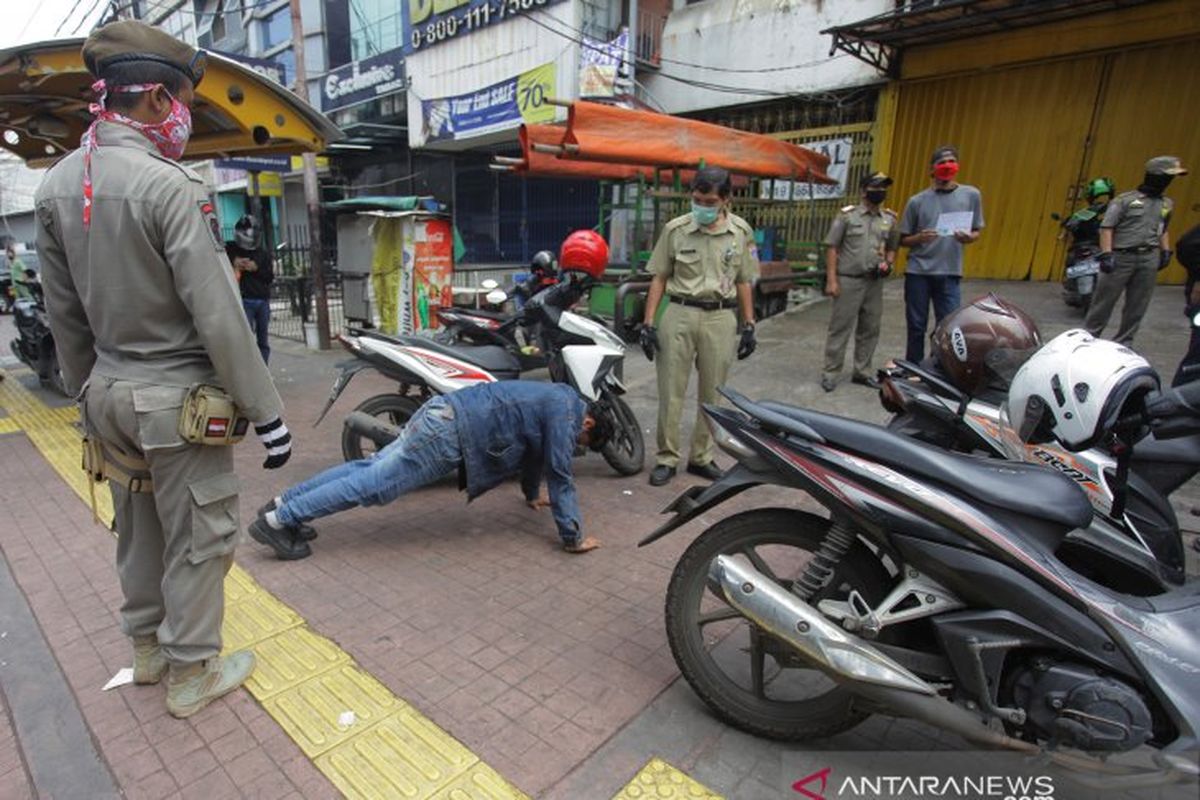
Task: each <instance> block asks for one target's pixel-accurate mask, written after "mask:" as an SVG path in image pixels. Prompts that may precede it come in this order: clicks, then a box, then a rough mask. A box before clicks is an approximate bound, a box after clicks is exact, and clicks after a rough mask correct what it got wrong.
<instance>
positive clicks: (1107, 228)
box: [1084, 156, 1187, 345]
mask: <svg viewBox="0 0 1200 800" xmlns="http://www.w3.org/2000/svg"><path fill="white" fill-rule="evenodd" d="M1186 174H1187V170H1186V169H1184V168H1183V166H1182V165H1181V164H1180V163H1179V159H1178V158H1176V157H1175V156H1156V157H1155V158H1152V159H1150V160H1149V161H1147V162H1146V169H1145V176H1144V177H1143V179H1142V184H1141V185H1140V186H1138V188H1137V189H1135V190H1133V191H1132V192H1125V193H1123V194H1119V195H1117V196H1116V197H1115V198H1113V200H1112V202H1111V203H1109V204H1108V209H1107V210H1106V211H1105V212H1104V220H1103V221H1102V222H1101V223H1100V257H1099V261H1100V275H1099V279H1098V280H1097V281H1096V291H1095V293H1094V294H1093V295H1092V305H1091V307H1090V308H1089V309H1088V313H1087V320H1086V321H1085V323H1084V326H1085V327H1086V328H1087V329H1088V332H1089V333H1090V334H1092V335H1093V336H1096V337H1099V336H1100V334H1101V332H1102V331H1103V330H1104V326H1105V325H1107V324H1108V318H1109V317H1110V316H1112V312H1113V307H1114V306H1116V304H1117V300H1118V299H1119V298H1120V297H1121V293H1122V292H1124V293H1125V307H1124V309H1122V311H1121V326H1120V328H1118V329H1117V335H1116V336H1114V337H1113V340H1114V341H1116V342H1119V343H1121V344H1123V345H1132V344H1133V337H1134V334H1136V333H1137V330H1138V327H1139V326H1140V325H1141V324H1142V317H1143V316H1144V315H1145V313H1146V309H1147V308H1149V307H1150V298H1151V297H1153V295H1154V285H1155V283H1156V282H1157V278H1156V276H1157V274H1158V271H1159V270H1160V269H1162V268H1163V267H1165V266H1167V264H1169V263H1171V241H1170V238H1169V237H1168V236H1167V225H1168V224H1169V223H1170V221H1171V211H1172V210H1173V209H1174V206H1175V204H1174V203H1173V202H1172V201H1171V198H1169V197H1166V196H1165V195H1164V194H1163V192H1164V191H1165V190H1166V188H1167V186H1168V185H1170V183H1171V181H1172V179H1174V177H1175V176H1176V175H1186Z"/></svg>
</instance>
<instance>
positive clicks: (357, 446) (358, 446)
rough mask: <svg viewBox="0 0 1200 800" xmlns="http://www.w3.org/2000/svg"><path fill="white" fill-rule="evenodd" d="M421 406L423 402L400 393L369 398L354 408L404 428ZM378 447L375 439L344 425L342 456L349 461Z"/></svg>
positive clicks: (368, 453)
mask: <svg viewBox="0 0 1200 800" xmlns="http://www.w3.org/2000/svg"><path fill="white" fill-rule="evenodd" d="M420 407H421V404H420V403H418V402H417V401H416V400H414V399H412V398H411V397H404V396H403V395H398V394H380V395H376V396H375V397H369V398H367V399H366V400H364V401H363V402H361V403H359V404H358V406H356V407H355V409H354V410H355V411H361V412H362V413H364V414H369V415H370V416H372V417H380V418H382V419H383V420H385V421H386V422H388V423H390V424H392V425H395V426H396V427H398V428H403V427H404V426H405V425H406V424H407V423H408V421H409V419H411V418H412V415H413V414H415V413H417V409H418V408H420ZM377 449H378V448H377V447H376V446H375V443H374V442H373V441H371V440H370V439H368V438H366V437H365V436H363V435H361V434H359V433H357V432H355V431H352V430H350V427H349V426H347V425H345V424H343V425H342V457H343V458H345V459H346V460H347V461H357V460H358V459H360V458H366V457H367V456H369V455H371V454H372V453H374V452H376V450H377Z"/></svg>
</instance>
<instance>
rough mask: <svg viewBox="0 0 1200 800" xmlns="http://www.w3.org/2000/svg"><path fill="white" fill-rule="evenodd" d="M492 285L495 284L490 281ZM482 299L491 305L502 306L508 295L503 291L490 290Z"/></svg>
mask: <svg viewBox="0 0 1200 800" xmlns="http://www.w3.org/2000/svg"><path fill="white" fill-rule="evenodd" d="M492 283H495V281H492ZM484 299H485V300H487V301H488V302H489V303H491V304H492V305H494V306H498V305H501V304H503V303H504V301H505V300H507V299H508V294H507V293H506V292H505V291H504V290H503V289H492V290H491V291H490V292H488V293H487V295H486V296H485V297H484Z"/></svg>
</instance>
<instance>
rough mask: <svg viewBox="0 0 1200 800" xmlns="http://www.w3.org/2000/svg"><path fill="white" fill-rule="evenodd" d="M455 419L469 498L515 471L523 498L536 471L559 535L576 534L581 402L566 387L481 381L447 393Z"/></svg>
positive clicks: (531, 493)
mask: <svg viewBox="0 0 1200 800" xmlns="http://www.w3.org/2000/svg"><path fill="white" fill-rule="evenodd" d="M446 399H447V400H449V401H450V406H451V407H452V408H453V409H454V418H455V420H457V422H458V425H457V427H458V438H459V444H460V445H461V446H462V455H463V467H464V469H465V471H466V489H467V498H468V499H469V500H470V499H474V498H476V497H478V496H479V495H481V494H483V493H484V492H486V491H488V490H489V489H492V488H494V487H495V486H497V485H499V484H500V483H501V482H503V481H504V480H505V479H507V478H509V477H511V476H513V475H516V474H517V473H520V475H521V489H522V491H523V492H524V493H525V499H526V500H533V499H536V498H537V496H538V489H539V487H540V486H541V482H542V478H543V477H545V479H546V486H547V488H548V489H549V492H550V508H551V511H552V512H553V514H554V522H555V524H556V525H557V526H558V535H559V536H560V537H561V538H562V540H563V541H564V542H566V543H568V544H573V543H575V542H577V541H578V540H579V539H580V538H581V533H580V531H581V523H580V519H579V500H578V498H577V497H576V494H575V482H574V480H573V477H572V470H571V459H572V457H573V456H574V454H575V445H576V442H577V440H578V437H579V432H580V430H581V429H582V427H583V417H584V414H585V412H586V410H587V405H586V404H585V403H584V401H583V399H582V398H581V397H580V396H579V394H578V393H577V392H576V391H575V390H574V389H572V388H571V387H570V386H566V385H564V384H561V383H538V382H534V381H528V382H527V381H500V382H499V383H485V384H479V385H477V386H472V387H469V388H467V389H462V390H460V391H457V392H452V393H451V394H449V395H447V396H446Z"/></svg>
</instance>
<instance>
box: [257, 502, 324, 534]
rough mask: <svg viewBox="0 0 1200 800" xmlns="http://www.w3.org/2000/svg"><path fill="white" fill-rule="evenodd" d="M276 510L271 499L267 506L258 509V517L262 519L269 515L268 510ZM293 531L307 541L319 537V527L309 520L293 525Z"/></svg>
mask: <svg viewBox="0 0 1200 800" xmlns="http://www.w3.org/2000/svg"><path fill="white" fill-rule="evenodd" d="M274 510H275V501H274V500H271V501H270V502H268V503H267V504H266V505H265V506H263V507H262V508H260V509H259V510H258V517H259V519H262V518H263V517H265V516H266V515H267V512H268V511H274ZM292 531H293V532H295V534H296V538H297V539H303V540H304V541H306V542H311V541H312V540H313V539H315V538H317V529H316V528H314V527H313V526H312V525H309V524H308V523H307V522H301V523H300V524H299V525H293V526H292Z"/></svg>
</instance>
